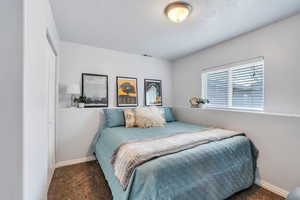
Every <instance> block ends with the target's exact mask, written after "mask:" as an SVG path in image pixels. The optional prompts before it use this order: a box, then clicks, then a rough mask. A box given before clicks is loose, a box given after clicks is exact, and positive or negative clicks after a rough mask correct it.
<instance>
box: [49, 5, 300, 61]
mask: <svg viewBox="0 0 300 200" xmlns="http://www.w3.org/2000/svg"><path fill="white" fill-rule="evenodd" d="M174 1H175V0H174ZM170 2H173V1H172V0H51V3H52V7H53V12H54V17H55V21H56V23H57V26H58V30H59V34H60V37H61V39H62V40H65V41H71V42H77V43H81V44H87V45H91V46H96V47H101V48H107V49H113V50H118V51H124V52H128V53H134V54H149V55H152V56H153V57H159V58H164V59H168V60H173V59H176V58H179V57H182V56H185V55H188V54H190V53H193V52H195V51H198V50H201V49H203V48H206V47H208V46H211V45H214V44H217V43H219V42H221V41H224V40H228V39H230V38H233V37H235V36H237V35H240V34H242V33H245V32H249V31H252V30H255V29H257V28H259V27H262V26H265V25H267V24H270V23H272V22H275V21H277V20H279V19H283V18H286V17H288V16H291V15H293V14H296V13H297V12H299V11H300V0H186V2H189V3H190V4H191V5H192V6H193V12H192V14H191V16H190V17H189V18H188V19H187V20H186V21H185V22H184V23H182V24H175V23H172V22H170V21H168V19H167V18H166V17H165V15H164V12H163V11H164V8H165V7H166V6H167V5H168V3H170Z"/></svg>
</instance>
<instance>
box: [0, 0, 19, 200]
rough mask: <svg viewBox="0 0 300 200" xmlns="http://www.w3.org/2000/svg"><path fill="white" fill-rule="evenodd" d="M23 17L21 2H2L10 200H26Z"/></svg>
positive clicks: (2, 173)
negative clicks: (24, 181)
mask: <svg viewBox="0 0 300 200" xmlns="http://www.w3.org/2000/svg"><path fill="white" fill-rule="evenodd" d="M22 14H23V12H22V1H21V0H2V1H1V2H0V24H1V37H0V44H1V45H0V65H1V67H0V90H1V93H0V99H1V101H0V102H1V104H0V110H1V111H0V127H1V139H0V157H1V165H0V177H1V179H0V198H1V199H7V200H20V199H22V41H23V40H22V35H23V30H22V19H23V18H22ZM8 16H9V17H8Z"/></svg>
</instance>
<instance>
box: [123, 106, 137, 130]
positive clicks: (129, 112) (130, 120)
mask: <svg viewBox="0 0 300 200" xmlns="http://www.w3.org/2000/svg"><path fill="white" fill-rule="evenodd" d="M124 118H125V124H126V128H132V127H134V126H135V110H134V109H131V108H127V109H124Z"/></svg>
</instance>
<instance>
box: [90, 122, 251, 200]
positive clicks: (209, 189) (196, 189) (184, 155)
mask: <svg viewBox="0 0 300 200" xmlns="http://www.w3.org/2000/svg"><path fill="white" fill-rule="evenodd" d="M203 128H205V127H200V126H196V125H192V124H187V123H182V122H170V123H167V125H166V126H165V127H158V128H146V129H142V128H124V127H115V128H105V129H103V130H102V131H101V133H100V136H99V137H98V138H97V140H96V142H95V144H94V152H95V154H96V157H97V159H98V161H99V164H100V166H101V168H102V170H103V172H104V175H105V178H106V180H107V182H108V184H109V186H110V188H111V191H112V194H113V198H114V199H115V200H185V199H188V200H221V199H225V198H227V197H229V196H231V195H232V194H234V193H236V192H238V191H240V190H243V189H246V188H248V187H249V186H251V185H252V184H253V181H254V171H255V161H256V154H255V151H254V149H253V146H252V144H251V142H250V141H249V139H248V138H246V137H244V136H236V137H233V138H229V139H225V140H222V141H217V142H211V143H208V144H204V145H200V146H198V147H196V148H193V149H189V150H185V151H181V152H179V153H174V154H170V155H167V156H163V157H160V158H156V159H153V160H151V161H148V162H146V163H144V164H142V165H140V166H139V167H137V168H136V169H135V172H134V173H133V175H132V177H131V180H130V183H129V185H128V187H127V189H126V190H125V191H123V190H122V187H121V185H120V183H119V181H118V179H117V178H116V177H115V175H114V171H113V168H112V165H111V164H110V159H111V156H112V153H113V151H114V150H115V149H116V148H117V147H118V146H119V145H120V144H122V143H124V142H126V141H128V140H136V139H144V138H151V137H155V136H161V135H168V134H173V133H178V132H189V131H195V130H200V129H203Z"/></svg>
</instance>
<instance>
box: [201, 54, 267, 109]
mask: <svg viewBox="0 0 300 200" xmlns="http://www.w3.org/2000/svg"><path fill="white" fill-rule="evenodd" d="M202 97H203V98H207V99H208V100H209V101H210V103H209V104H208V107H216V108H233V109H251V110H263V108H264V61H263V59H262V58H260V59H255V60H252V61H248V62H247V63H239V64H231V65H228V66H222V67H219V68H218V69H216V70H207V71H204V72H203V73H202Z"/></svg>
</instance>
